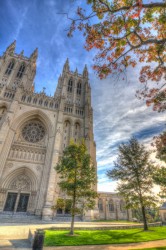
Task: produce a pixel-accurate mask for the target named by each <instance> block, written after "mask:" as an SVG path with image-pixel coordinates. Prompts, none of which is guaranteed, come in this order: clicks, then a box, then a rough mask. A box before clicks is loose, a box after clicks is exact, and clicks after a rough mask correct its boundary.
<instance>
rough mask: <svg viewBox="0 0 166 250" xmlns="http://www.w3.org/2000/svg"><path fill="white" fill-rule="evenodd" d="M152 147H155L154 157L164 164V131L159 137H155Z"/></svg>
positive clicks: (165, 156) (165, 145) (165, 148)
mask: <svg viewBox="0 0 166 250" xmlns="http://www.w3.org/2000/svg"><path fill="white" fill-rule="evenodd" d="M152 145H153V146H155V147H156V152H157V155H156V157H157V158H158V159H160V160H161V161H164V162H166V131H164V132H163V133H161V134H160V135H159V136H155V137H154V142H153V143H152Z"/></svg>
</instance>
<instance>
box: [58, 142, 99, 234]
mask: <svg viewBox="0 0 166 250" xmlns="http://www.w3.org/2000/svg"><path fill="white" fill-rule="evenodd" d="M56 171H57V173H58V174H59V177H60V182H59V185H60V187H61V189H62V191H64V192H66V194H67V195H68V197H69V198H70V199H71V216H72V221H71V228H70V235H73V234H74V218H75V215H76V214H82V213H83V212H84V211H86V210H89V209H93V208H94V206H95V199H96V197H97V193H96V191H95V190H94V184H95V183H96V171H95V168H94V166H93V164H92V162H91V158H90V155H89V154H88V153H87V149H86V146H85V144H84V142H83V141H82V142H80V143H78V144H75V143H73V142H71V143H70V145H69V146H68V147H66V148H65V150H64V152H63V156H62V158H61V159H60V161H59V163H58V164H57V166H56Z"/></svg>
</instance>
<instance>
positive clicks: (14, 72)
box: [0, 42, 97, 219]
mask: <svg viewBox="0 0 166 250" xmlns="http://www.w3.org/2000/svg"><path fill="white" fill-rule="evenodd" d="M15 46H16V42H13V43H12V44H11V45H10V46H9V47H8V48H7V49H6V51H5V52H4V54H3V55H2V56H1V57H0V159H1V165H0V212H4V213H6V212H7V213H13V212H14V213H19V212H21V213H23V212H25V213H28V214H32V215H38V216H42V218H44V219H52V218H55V217H56V216H58V213H65V211H55V212H53V210H52V206H53V205H55V203H56V200H57V199H58V198H59V197H61V198H65V197H64V196H65V194H63V193H61V191H60V188H59V185H58V175H57V173H56V171H55V169H54V167H55V165H56V164H57V162H58V159H59V157H61V155H62V153H63V150H64V148H65V147H66V146H67V145H68V144H69V141H70V139H71V138H72V139H73V140H74V141H75V142H77V141H78V140H79V138H84V139H85V143H86V146H87V148H88V151H89V153H90V155H91V158H92V160H93V163H94V165H95V166H96V146H95V142H94V136H93V110H92V107H91V88H90V85H89V81H88V70H87V67H86V66H85V68H84V70H83V73H82V74H79V73H78V72H77V70H76V71H75V72H72V71H70V68H69V61H68V60H67V61H66V62H65V65H64V67H63V71H62V74H61V75H60V77H59V79H58V84H57V88H56V91H55V94H54V96H52V97H50V96H47V95H46V94H45V92H44V91H41V92H40V93H36V92H35V91H34V78H35V74H36V60H37V56H38V51H37V49H36V50H35V51H34V52H33V53H32V54H31V56H30V57H26V56H24V52H23V51H22V52H21V53H20V54H16V53H15ZM94 188H95V189H96V186H95V187H94ZM96 213H97V210H96V211H94V210H93V211H88V212H87V214H86V215H85V217H86V219H93V218H94V217H96V215H97V214H96Z"/></svg>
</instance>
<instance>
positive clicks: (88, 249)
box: [44, 240, 166, 250]
mask: <svg viewBox="0 0 166 250" xmlns="http://www.w3.org/2000/svg"><path fill="white" fill-rule="evenodd" d="M163 246H165V249H166V240H157V241H149V242H140V243H130V244H119V245H118V244H114V245H95V246H78V247H74V246H71V247H66V246H65V247H44V250H130V249H142V248H151V247H163Z"/></svg>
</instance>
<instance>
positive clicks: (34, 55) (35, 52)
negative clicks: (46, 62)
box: [30, 48, 38, 61]
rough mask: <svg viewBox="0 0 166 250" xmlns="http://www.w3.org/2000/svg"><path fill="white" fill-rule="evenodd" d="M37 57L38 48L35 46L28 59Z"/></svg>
mask: <svg viewBox="0 0 166 250" xmlns="http://www.w3.org/2000/svg"><path fill="white" fill-rule="evenodd" d="M37 57H38V48H36V49H35V50H34V51H33V53H32V54H31V55H30V59H31V60H33V61H36V60H37Z"/></svg>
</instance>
